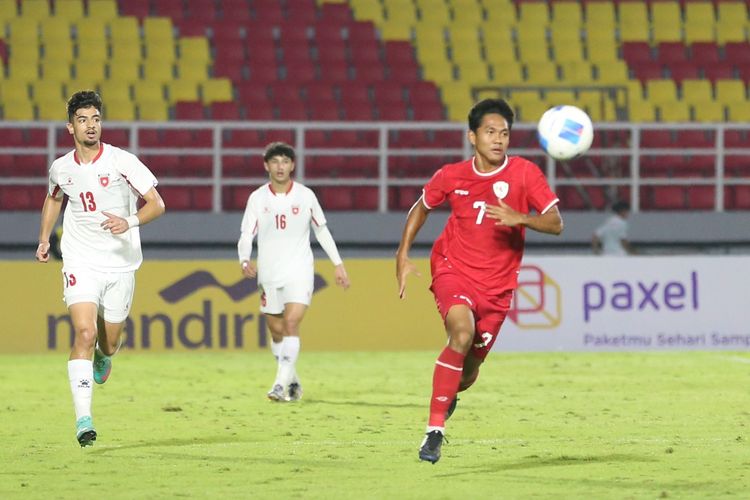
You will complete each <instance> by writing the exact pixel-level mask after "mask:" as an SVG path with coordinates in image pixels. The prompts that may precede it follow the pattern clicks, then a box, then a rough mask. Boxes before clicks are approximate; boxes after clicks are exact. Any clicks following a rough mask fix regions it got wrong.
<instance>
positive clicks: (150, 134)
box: [138, 129, 162, 147]
mask: <svg viewBox="0 0 750 500" xmlns="http://www.w3.org/2000/svg"><path fill="white" fill-rule="evenodd" d="M161 140H162V139H161V135H160V134H159V131H158V130H154V129H142V130H139V131H138V145H139V146H141V147H159V146H160V145H161Z"/></svg>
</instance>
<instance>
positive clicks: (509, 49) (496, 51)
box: [482, 24, 516, 63]
mask: <svg viewBox="0 0 750 500" xmlns="http://www.w3.org/2000/svg"><path fill="white" fill-rule="evenodd" d="M482 41H483V42H484V53H485V57H486V58H487V61H489V62H491V63H499V62H504V61H515V60H516V55H515V49H514V44H513V37H512V35H511V32H510V30H508V31H503V30H497V31H493V30H492V28H491V27H490V26H488V25H486V24H485V25H483V26H482Z"/></svg>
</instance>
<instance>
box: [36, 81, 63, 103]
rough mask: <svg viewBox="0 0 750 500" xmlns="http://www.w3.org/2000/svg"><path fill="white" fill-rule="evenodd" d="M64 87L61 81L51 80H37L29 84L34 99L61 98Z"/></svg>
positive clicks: (48, 99)
mask: <svg viewBox="0 0 750 500" xmlns="http://www.w3.org/2000/svg"><path fill="white" fill-rule="evenodd" d="M64 90H65V88H64V85H63V84H62V82H59V81H52V80H37V81H36V82H33V83H32V84H31V94H32V96H33V97H34V101H50V100H55V99H63V98H64V97H65V92H64Z"/></svg>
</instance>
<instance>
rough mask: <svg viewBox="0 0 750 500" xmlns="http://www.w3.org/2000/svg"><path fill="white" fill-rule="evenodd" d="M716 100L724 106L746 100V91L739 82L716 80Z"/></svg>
mask: <svg viewBox="0 0 750 500" xmlns="http://www.w3.org/2000/svg"><path fill="white" fill-rule="evenodd" d="M715 87H716V100H717V101H718V102H721V103H723V104H725V105H728V104H729V103H731V102H739V101H744V100H747V89H745V83H744V82H743V81H741V80H716V83H715Z"/></svg>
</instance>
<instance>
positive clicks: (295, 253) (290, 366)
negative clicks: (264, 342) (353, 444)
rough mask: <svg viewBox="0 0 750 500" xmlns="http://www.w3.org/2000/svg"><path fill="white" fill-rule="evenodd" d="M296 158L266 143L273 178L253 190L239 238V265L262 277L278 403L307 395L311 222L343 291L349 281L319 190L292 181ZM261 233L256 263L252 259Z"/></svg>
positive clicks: (274, 395) (288, 150)
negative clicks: (303, 374) (303, 379)
mask: <svg viewBox="0 0 750 500" xmlns="http://www.w3.org/2000/svg"><path fill="white" fill-rule="evenodd" d="M295 158H296V154H295V152H294V149H293V148H292V147H291V146H290V145H289V144H285V143H283V142H272V143H271V144H268V145H267V146H266V149H265V152H264V154H263V165H264V168H265V170H266V172H268V178H269V182H267V183H266V184H264V185H262V186H260V187H259V188H258V189H256V190H255V191H253V192H252V193H250V196H249V197H248V200H247V206H246V208H245V214H244V216H243V217H242V224H241V227H240V230H241V234H240V240H239V242H238V243H237V251H238V254H239V260H240V270H241V272H242V274H243V275H244V276H245V277H246V278H257V279H258V290H259V292H260V312H261V313H263V314H264V315H265V318H266V324H267V325H268V329H269V330H270V331H271V337H272V343H271V353H272V354H273V355H274V357H275V358H276V360H277V367H276V379H275V380H274V383H273V385H272V386H271V390H270V391H268V394H267V396H268V399H270V400H271V401H276V402H288V401H297V400H299V399H300V398H301V397H302V385H301V384H300V381H299V378H298V376H297V369H296V363H297V358H298V357H299V352H300V323H301V322H302V319H303V318H304V316H305V312H306V311H307V308H308V306H309V305H310V301H311V300H312V294H313V290H314V277H315V273H314V271H315V269H314V265H313V262H314V260H313V253H312V249H311V248H310V227H311V226H312V228H313V232H314V233H315V238H316V239H317V240H318V243H320V246H321V248H323V250H325V252H326V254H327V255H328V258H329V259H330V260H331V262H332V263H333V265H334V266H335V267H334V274H335V279H336V284H337V285H339V286H340V287H342V288H343V289H344V290H346V289H347V288H349V285H350V283H349V276H348V275H347V273H346V268H345V267H344V262H343V260H342V259H341V256H339V252H338V249H337V247H336V242H335V241H334V240H333V236H332V235H331V232H330V231H329V230H328V226H327V225H326V218H325V215H324V214H323V209H322V208H321V207H320V203H318V199H317V198H316V196H315V193H313V192H312V190H310V189H309V188H308V187H306V186H303V185H302V184H300V183H299V182H294V181H293V180H292V172H294V160H295ZM256 236H257V237H258V259H257V264H255V263H253V262H252V260H251V257H252V250H253V239H255V237H256Z"/></svg>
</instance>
